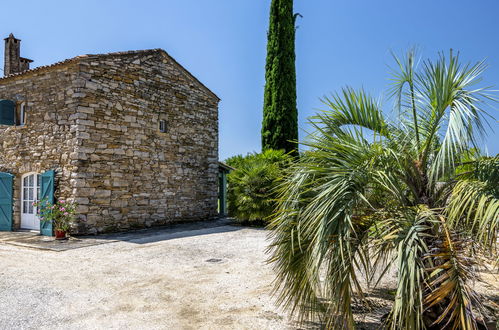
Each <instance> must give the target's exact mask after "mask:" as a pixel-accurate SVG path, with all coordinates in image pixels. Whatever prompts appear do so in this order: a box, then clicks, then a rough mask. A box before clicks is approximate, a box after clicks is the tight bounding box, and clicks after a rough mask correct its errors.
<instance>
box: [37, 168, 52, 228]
mask: <svg viewBox="0 0 499 330" xmlns="http://www.w3.org/2000/svg"><path fill="white" fill-rule="evenodd" d="M54 176H55V172H54V171H53V170H50V171H47V172H45V173H42V175H40V178H41V179H42V182H41V183H40V200H46V201H47V202H48V203H51V204H54ZM40 234H41V235H44V236H52V223H51V222H47V221H40Z"/></svg>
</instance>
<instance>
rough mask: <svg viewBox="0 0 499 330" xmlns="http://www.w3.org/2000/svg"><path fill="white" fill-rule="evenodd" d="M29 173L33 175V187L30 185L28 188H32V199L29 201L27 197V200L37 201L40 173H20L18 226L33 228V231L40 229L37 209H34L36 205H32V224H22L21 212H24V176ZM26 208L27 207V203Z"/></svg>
mask: <svg viewBox="0 0 499 330" xmlns="http://www.w3.org/2000/svg"><path fill="white" fill-rule="evenodd" d="M30 175H33V187H30V188H33V200H32V201H31V200H30V199H29V198H28V201H31V203H33V202H35V201H37V200H38V198H39V191H40V183H41V180H40V178H39V176H40V173H38V172H28V173H24V174H22V175H21V203H20V215H21V216H20V218H21V221H20V224H19V227H20V228H21V229H28V230H33V231H40V219H38V215H37V209H36V206H34V205H33V215H32V216H33V221H34V223H33V226H31V227H29V226H28V227H26V226H25V224H24V225H23V214H26V213H24V201H25V198H24V197H25V196H24V178H25V177H27V176H30ZM28 208H29V204H28ZM28 214H29V213H28ZM30 215H31V214H30ZM37 220H38V221H37Z"/></svg>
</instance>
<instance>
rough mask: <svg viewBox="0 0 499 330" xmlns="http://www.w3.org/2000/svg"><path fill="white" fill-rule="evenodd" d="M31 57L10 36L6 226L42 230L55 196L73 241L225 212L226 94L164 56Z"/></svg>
mask: <svg viewBox="0 0 499 330" xmlns="http://www.w3.org/2000/svg"><path fill="white" fill-rule="evenodd" d="M30 62H31V60H29V59H26V58H22V57H20V40H19V39H16V38H15V37H14V36H13V35H12V34H11V35H10V36H9V37H8V38H6V39H5V63H4V77H3V78H0V99H1V100H0V230H12V229H19V228H26V229H35V230H37V229H40V221H39V219H38V218H37V215H36V208H35V207H33V204H32V203H33V201H35V200H37V199H40V198H44V197H47V198H49V199H52V198H54V196H55V198H62V199H68V200H74V201H75V202H76V203H77V205H78V206H77V213H78V215H77V219H76V220H75V223H74V226H73V228H72V232H73V233H76V234H86V233H100V232H108V231H121V230H127V229H131V228H141V227H148V226H153V225H162V224H165V223H169V222H173V221H179V220H181V221H186V220H187V221H189V220H202V219H208V218H212V217H215V216H217V214H218V213H217V204H218V181H219V173H218V171H219V165H218V102H219V98H218V97H217V96H216V95H215V94H214V93H213V92H211V91H210V90H209V89H208V88H207V87H206V86H204V85H203V84H202V83H201V82H200V81H198V80H197V79H196V78H195V77H194V76H193V75H192V74H190V73H189V72H188V71H187V70H186V69H185V68H183V67H182V66H181V65H180V64H179V63H177V62H176V61H175V60H174V59H173V58H172V57H170V56H169V55H168V54H167V53H166V52H165V51H164V50H162V49H151V50H140V51H127V52H118V53H108V54H98V55H83V56H77V57H74V58H70V59H67V60H64V61H62V62H58V63H54V64H52V65H47V66H41V67H37V68H34V69H30V68H29V64H30ZM42 225H43V224H42ZM41 232H42V233H44V234H47V235H50V234H51V232H52V229H51V228H43V226H42V228H41Z"/></svg>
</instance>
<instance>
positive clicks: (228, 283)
mask: <svg viewBox="0 0 499 330" xmlns="http://www.w3.org/2000/svg"><path fill="white" fill-rule="evenodd" d="M266 236H267V232H266V231H265V230H262V229H254V228H243V227H236V226H227V225H222V226H218V227H212V228H210V227H208V228H206V227H204V228H201V229H197V230H192V229H190V230H189V231H184V232H182V231H179V230H158V231H156V232H152V234H151V232H149V234H144V233H136V234H126V235H125V236H122V238H123V240H119V239H114V240H110V242H109V243H106V244H99V245H94V246H87V247H82V248H76V249H69V250H65V251H60V252H55V251H47V250H38V249H32V248H26V247H20V246H13V245H6V244H0V329H217V330H218V329H295V328H296V327H295V324H294V323H292V322H291V321H290V320H289V318H288V317H287V314H286V313H285V312H284V311H282V310H279V309H278V308H276V306H275V305H274V301H273V299H272V297H271V296H270V292H271V289H272V285H271V282H272V280H273V279H274V273H273V271H272V269H271V267H270V266H269V265H267V264H266V263H265V260H266V258H267V255H266V254H265V249H266V247H267V245H268V241H267V240H266ZM0 243H1V242H0ZM487 276H490V277H489V278H487V280H488V282H489V283H491V282H492V283H491V285H487V286H486V287H483V288H482V290H480V291H482V292H486V293H489V295H490V294H492V296H494V297H495V298H497V295H496V294H497V292H498V291H497V279H496V277H495V275H492V274H487ZM394 283H395V279H394V277H393V274H392V276H387V277H386V279H385V280H384V282H383V283H382V285H381V288H380V289H378V290H376V291H373V292H371V293H370V294H369V301H370V309H369V308H366V307H365V306H354V311H355V312H356V313H357V314H356V319H357V321H359V328H360V329H373V328H376V327H377V326H378V324H379V319H380V317H381V316H382V315H383V314H384V313H386V312H387V311H388V310H389V308H390V304H391V301H390V299H391V298H392V297H393V290H392V288H393V285H394ZM494 300H495V299H494ZM310 328H313V325H310Z"/></svg>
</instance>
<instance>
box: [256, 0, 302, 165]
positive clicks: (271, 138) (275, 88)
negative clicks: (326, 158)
mask: <svg viewBox="0 0 499 330" xmlns="http://www.w3.org/2000/svg"><path fill="white" fill-rule="evenodd" d="M265 81H266V83H265V92H264V105H263V122H262V150H267V149H274V150H281V149H283V150H285V151H286V152H291V153H293V154H294V155H297V154H298V152H297V150H298V147H297V141H298V111H297V109H296V71H295V16H294V15H293V0H272V3H271V5H270V23H269V31H268V41H267V62H266V65H265Z"/></svg>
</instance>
